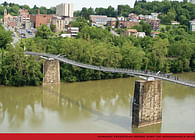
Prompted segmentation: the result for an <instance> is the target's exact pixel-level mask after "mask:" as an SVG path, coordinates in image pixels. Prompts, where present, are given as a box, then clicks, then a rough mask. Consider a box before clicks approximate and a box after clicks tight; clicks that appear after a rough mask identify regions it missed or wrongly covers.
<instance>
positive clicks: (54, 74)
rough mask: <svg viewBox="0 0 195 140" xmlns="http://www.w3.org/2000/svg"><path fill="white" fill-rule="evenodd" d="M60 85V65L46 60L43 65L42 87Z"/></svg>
mask: <svg viewBox="0 0 195 140" xmlns="http://www.w3.org/2000/svg"><path fill="white" fill-rule="evenodd" d="M59 83H60V64H59V61H57V60H46V61H44V63H43V85H48V84H59Z"/></svg>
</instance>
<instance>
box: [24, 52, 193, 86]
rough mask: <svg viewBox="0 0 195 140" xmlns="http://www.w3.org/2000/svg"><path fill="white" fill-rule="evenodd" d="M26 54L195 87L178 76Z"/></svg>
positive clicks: (31, 53)
mask: <svg viewBox="0 0 195 140" xmlns="http://www.w3.org/2000/svg"><path fill="white" fill-rule="evenodd" d="M25 54H30V55H36V56H44V57H49V58H53V59H56V60H59V61H62V62H64V63H68V64H72V65H75V66H79V67H82V68H88V69H93V70H99V71H104V72H112V73H123V74H129V75H139V76H146V77H154V78H157V79H162V80H167V81H171V82H175V83H179V84H183V85H187V86H191V87H195V82H191V81H187V80H184V79H181V78H178V77H177V76H170V75H167V74H165V73H156V72H153V71H147V72H146V71H141V70H133V69H126V68H113V67H103V66H94V65H89V64H84V63H81V62H76V61H74V60H70V59H68V58H65V57H60V56H57V55H52V54H45V53H36V52H25Z"/></svg>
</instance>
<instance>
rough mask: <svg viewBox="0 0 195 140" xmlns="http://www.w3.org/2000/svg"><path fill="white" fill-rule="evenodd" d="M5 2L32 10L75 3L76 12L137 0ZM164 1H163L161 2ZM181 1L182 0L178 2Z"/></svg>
mask: <svg viewBox="0 0 195 140" xmlns="http://www.w3.org/2000/svg"><path fill="white" fill-rule="evenodd" d="M4 1H7V2H8V3H10V2H11V3H17V4H20V5H24V4H27V5H29V6H30V7H31V8H32V7H33V6H34V5H37V6H38V7H40V6H45V7H47V8H50V7H55V6H56V5H58V4H60V3H73V4H74V10H81V9H82V7H87V8H89V7H92V8H96V7H104V8H107V7H108V6H110V5H111V6H112V7H114V8H115V9H116V8H117V5H126V4H128V5H130V6H131V7H133V5H134V2H135V0H0V3H3V2H4ZM147 1H152V0H147ZM159 1H162V0H159ZM178 1H181V0H178Z"/></svg>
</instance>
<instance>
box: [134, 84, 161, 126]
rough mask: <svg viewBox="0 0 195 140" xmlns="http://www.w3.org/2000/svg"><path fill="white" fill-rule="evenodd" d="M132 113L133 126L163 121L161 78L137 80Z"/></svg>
mask: <svg viewBox="0 0 195 140" xmlns="http://www.w3.org/2000/svg"><path fill="white" fill-rule="evenodd" d="M132 113H133V116H132V126H133V128H139V127H144V126H148V125H153V124H158V123H161V122H162V85H161V80H154V81H145V80H137V81H136V82H135V90H134V99H133V112H132Z"/></svg>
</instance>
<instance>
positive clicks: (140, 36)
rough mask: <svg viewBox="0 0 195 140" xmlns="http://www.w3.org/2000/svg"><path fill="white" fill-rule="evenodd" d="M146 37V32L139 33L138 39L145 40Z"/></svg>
mask: <svg viewBox="0 0 195 140" xmlns="http://www.w3.org/2000/svg"><path fill="white" fill-rule="evenodd" d="M145 36H146V33H145V32H138V38H144V37H145Z"/></svg>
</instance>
